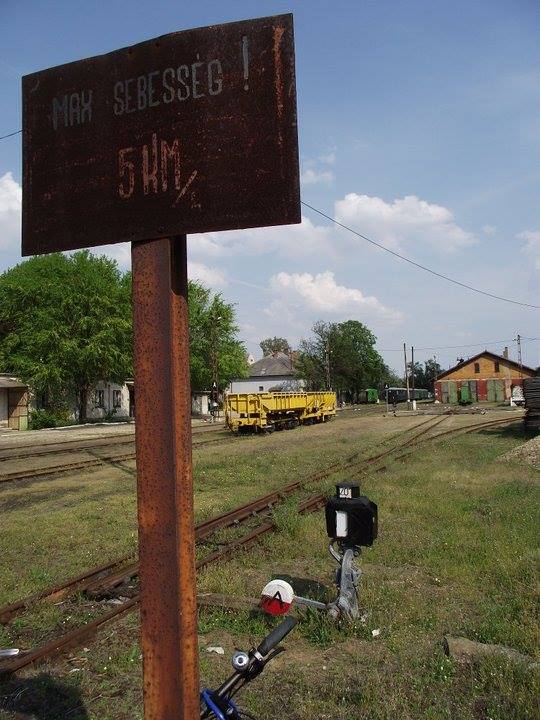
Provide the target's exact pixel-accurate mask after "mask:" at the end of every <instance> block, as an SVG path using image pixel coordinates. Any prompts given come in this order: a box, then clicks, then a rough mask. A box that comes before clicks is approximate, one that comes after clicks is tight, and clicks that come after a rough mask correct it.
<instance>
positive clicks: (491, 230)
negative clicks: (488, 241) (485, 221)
mask: <svg viewBox="0 0 540 720" xmlns="http://www.w3.org/2000/svg"><path fill="white" fill-rule="evenodd" d="M482 232H483V233H484V235H487V237H493V236H494V235H495V233H496V232H497V228H496V227H495V226H494V225H482Z"/></svg>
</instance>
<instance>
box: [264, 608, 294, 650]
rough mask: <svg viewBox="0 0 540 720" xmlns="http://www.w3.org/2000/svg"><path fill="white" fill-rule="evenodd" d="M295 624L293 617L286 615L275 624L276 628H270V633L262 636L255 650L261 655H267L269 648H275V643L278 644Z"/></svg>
mask: <svg viewBox="0 0 540 720" xmlns="http://www.w3.org/2000/svg"><path fill="white" fill-rule="evenodd" d="M295 625H296V620H295V618H293V617H291V616H290V615H289V617H286V618H285V620H284V621H283V622H282V623H280V624H279V625H278V626H277V628H274V629H273V630H272V632H271V633H270V635H267V636H266V637H265V638H264V640H263V641H262V642H261V644H260V645H259V647H258V648H257V652H258V653H259V654H260V655H262V656H263V657H265V656H266V655H268V653H269V652H270V650H272V649H273V648H275V647H276V645H278V644H279V643H280V642H281V641H282V640H283V638H284V637H285V636H286V635H288V634H289V633H290V632H291V630H292V629H293V627H294V626H295Z"/></svg>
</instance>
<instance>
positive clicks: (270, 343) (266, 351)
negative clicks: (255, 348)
mask: <svg viewBox="0 0 540 720" xmlns="http://www.w3.org/2000/svg"><path fill="white" fill-rule="evenodd" d="M259 346H260V348H261V350H262V353H263V355H264V357H266V356H267V355H272V353H275V352H282V353H285V354H286V355H290V354H291V352H292V350H291V346H290V345H289V342H288V341H287V340H286V339H285V338H280V337H273V338H266V340H261V342H260V343H259Z"/></svg>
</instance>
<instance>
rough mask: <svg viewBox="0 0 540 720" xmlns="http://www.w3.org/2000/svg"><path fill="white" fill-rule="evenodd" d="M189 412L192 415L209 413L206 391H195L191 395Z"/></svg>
mask: <svg viewBox="0 0 540 720" xmlns="http://www.w3.org/2000/svg"><path fill="white" fill-rule="evenodd" d="M191 413H192V414H193V415H209V414H210V411H209V409H208V393H200V392H195V393H193V394H192V395H191Z"/></svg>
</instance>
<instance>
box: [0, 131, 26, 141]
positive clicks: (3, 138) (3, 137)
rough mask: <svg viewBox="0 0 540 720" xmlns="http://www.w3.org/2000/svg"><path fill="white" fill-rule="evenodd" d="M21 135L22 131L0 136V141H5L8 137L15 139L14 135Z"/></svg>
mask: <svg viewBox="0 0 540 720" xmlns="http://www.w3.org/2000/svg"><path fill="white" fill-rule="evenodd" d="M19 133H22V130H15V132H12V133H8V134H7V135H0V140H5V139H6V138H8V137H13V135H18V134H19Z"/></svg>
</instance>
